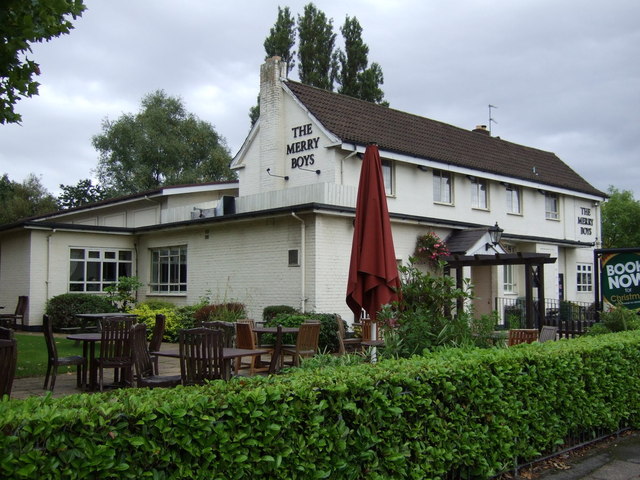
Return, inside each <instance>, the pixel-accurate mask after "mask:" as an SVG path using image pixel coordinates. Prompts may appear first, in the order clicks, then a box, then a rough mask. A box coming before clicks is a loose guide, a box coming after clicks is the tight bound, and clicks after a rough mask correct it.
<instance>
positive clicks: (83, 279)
mask: <svg viewBox="0 0 640 480" xmlns="http://www.w3.org/2000/svg"><path fill="white" fill-rule="evenodd" d="M132 273H133V250H124V249H123V250H120V249H114V248H91V247H72V248H71V249H70V250H69V291H70V292H104V289H105V288H106V287H109V286H111V285H114V284H115V283H116V282H117V281H118V278H120V277H130V276H131V275H132Z"/></svg>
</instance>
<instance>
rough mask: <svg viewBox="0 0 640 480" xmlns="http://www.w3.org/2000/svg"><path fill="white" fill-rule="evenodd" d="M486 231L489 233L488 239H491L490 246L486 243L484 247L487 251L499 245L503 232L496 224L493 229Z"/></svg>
mask: <svg viewBox="0 0 640 480" xmlns="http://www.w3.org/2000/svg"><path fill="white" fill-rule="evenodd" d="M487 231H488V232H489V238H490V239H491V243H490V244H489V243H487V244H486V245H485V249H486V250H489V248H493V247H494V246H496V245H498V244H499V243H500V239H501V238H502V232H504V230H503V229H502V228H500V227H499V226H498V222H496V224H495V225H494V226H493V227H489V228H488V229H487Z"/></svg>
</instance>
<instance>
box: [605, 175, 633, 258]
mask: <svg viewBox="0 0 640 480" xmlns="http://www.w3.org/2000/svg"><path fill="white" fill-rule="evenodd" d="M607 193H608V194H609V199H608V200H607V201H606V202H604V203H603V204H602V246H603V247H604V248H624V247H638V246H640V224H638V218H640V201H638V200H635V199H634V198H633V193H632V192H631V191H629V190H622V191H621V190H618V189H617V188H615V187H614V186H613V185H611V186H609V189H608V190H607Z"/></svg>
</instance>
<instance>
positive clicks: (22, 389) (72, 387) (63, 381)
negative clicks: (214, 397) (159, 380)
mask: <svg viewBox="0 0 640 480" xmlns="http://www.w3.org/2000/svg"><path fill="white" fill-rule="evenodd" d="M177 348H178V345H177V344H172V343H163V344H162V347H161V349H160V350H161V351H164V350H174V351H175V350H176V349H177ZM158 366H159V370H160V375H180V363H179V360H178V359H177V358H171V357H159V365H158ZM63 370H64V368H60V370H59V373H58V376H57V377H56V385H55V388H54V391H53V393H52V395H53V397H62V396H64V395H71V394H74V393H87V392H86V390H83V389H79V388H78V387H77V386H76V374H75V372H74V373H62V372H63ZM248 374H249V369H245V370H240V375H248ZM105 375H111V371H109V372H106V373H105ZM43 385H44V377H28V378H16V379H15V380H14V381H13V388H12V390H11V398H27V397H34V396H44V395H46V394H47V393H48V390H44V389H43V388H42V387H43Z"/></svg>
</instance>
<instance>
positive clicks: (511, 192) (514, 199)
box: [506, 185, 522, 215]
mask: <svg viewBox="0 0 640 480" xmlns="http://www.w3.org/2000/svg"><path fill="white" fill-rule="evenodd" d="M506 194H507V213H514V214H518V215H519V214H521V213H522V204H521V195H520V194H521V191H520V187H516V186H513V185H507V190H506Z"/></svg>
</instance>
